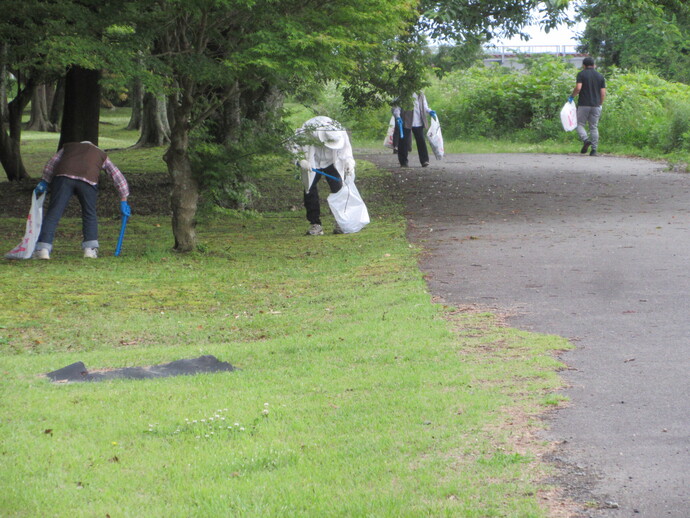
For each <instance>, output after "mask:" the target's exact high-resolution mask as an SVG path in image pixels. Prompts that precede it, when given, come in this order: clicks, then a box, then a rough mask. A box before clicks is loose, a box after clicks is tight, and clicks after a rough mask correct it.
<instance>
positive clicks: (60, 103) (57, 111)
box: [49, 77, 65, 131]
mask: <svg viewBox="0 0 690 518" xmlns="http://www.w3.org/2000/svg"><path fill="white" fill-rule="evenodd" d="M64 104H65V78H64V77H61V78H60V79H58V80H57V82H56V83H55V91H54V92H53V99H52V102H51V103H50V117H49V120H50V123H51V124H53V125H54V126H55V131H58V130H59V129H60V119H61V118H62V108H63V107H64Z"/></svg>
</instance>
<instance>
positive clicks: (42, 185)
mask: <svg viewBox="0 0 690 518" xmlns="http://www.w3.org/2000/svg"><path fill="white" fill-rule="evenodd" d="M47 190H48V182H46V181H45V180H41V181H40V182H38V185H37V186H36V188H35V189H34V192H35V193H36V196H40V195H41V194H43V193H44V192H46V191H47Z"/></svg>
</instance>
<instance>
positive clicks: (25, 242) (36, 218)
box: [5, 192, 46, 259]
mask: <svg viewBox="0 0 690 518" xmlns="http://www.w3.org/2000/svg"><path fill="white" fill-rule="evenodd" d="M45 199H46V193H42V194H41V195H40V196H38V197H36V193H35V192H32V193H31V210H30V211H29V217H28V218H27V219H26V231H25V232H24V239H22V242H21V243H19V244H18V245H17V246H15V247H14V248H13V249H12V250H11V251H10V252H8V253H6V254H5V258H6V259H31V256H32V255H33V253H34V248H36V243H37V242H38V235H39V234H40V233H41V224H42V223H43V200H45Z"/></svg>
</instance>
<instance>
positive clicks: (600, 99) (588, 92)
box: [568, 57, 606, 156]
mask: <svg viewBox="0 0 690 518" xmlns="http://www.w3.org/2000/svg"><path fill="white" fill-rule="evenodd" d="M575 83H576V84H575V88H574V89H573V93H572V94H571V96H570V98H569V99H568V100H569V101H572V100H573V99H574V98H575V96H578V99H577V134H578V135H579V137H580V140H581V141H582V142H583V145H582V149H581V150H580V153H582V154H584V153H587V150H588V149H589V148H590V147H591V148H592V149H591V151H590V153H589V154H590V156H596V155H597V147H598V146H599V118H600V117H601V105H602V104H603V103H604V99H605V98H606V79H604V76H602V75H601V74H600V73H599V72H597V71H596V70H594V60H593V59H592V58H590V57H587V58H585V59H584V60H583V61H582V70H581V71H580V72H578V74H577V78H576V79H575ZM585 124H589V135H587V130H585Z"/></svg>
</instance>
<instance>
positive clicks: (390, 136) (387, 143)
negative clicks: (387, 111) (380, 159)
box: [383, 117, 395, 149]
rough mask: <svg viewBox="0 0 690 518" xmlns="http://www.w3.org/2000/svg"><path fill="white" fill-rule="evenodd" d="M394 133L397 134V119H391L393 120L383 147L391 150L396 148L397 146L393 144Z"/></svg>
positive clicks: (389, 124) (389, 125)
mask: <svg viewBox="0 0 690 518" xmlns="http://www.w3.org/2000/svg"><path fill="white" fill-rule="evenodd" d="M394 132H395V117H391V120H390V122H389V123H388V131H387V132H386V138H384V139H383V147H387V148H390V149H393V148H395V145H394V144H393V133H394Z"/></svg>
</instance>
